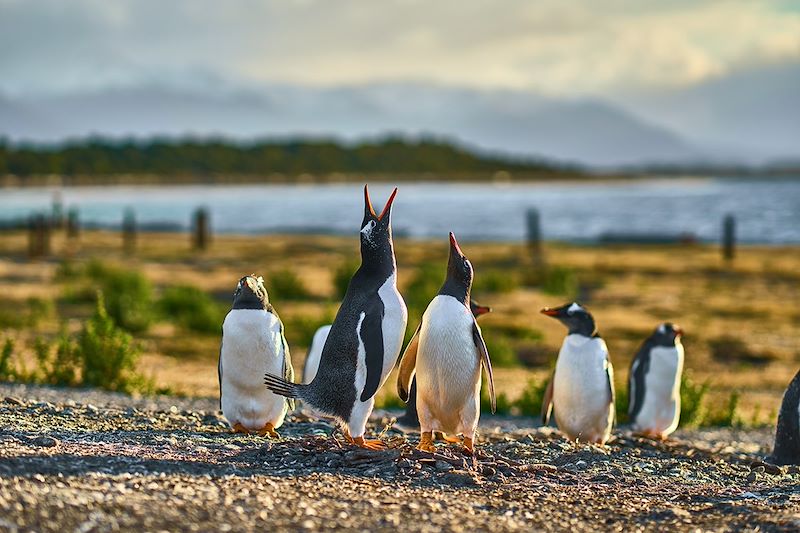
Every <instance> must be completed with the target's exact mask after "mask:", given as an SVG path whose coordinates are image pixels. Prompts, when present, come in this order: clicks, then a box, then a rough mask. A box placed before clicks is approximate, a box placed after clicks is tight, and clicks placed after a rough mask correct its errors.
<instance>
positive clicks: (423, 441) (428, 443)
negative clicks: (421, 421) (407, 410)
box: [417, 431, 436, 453]
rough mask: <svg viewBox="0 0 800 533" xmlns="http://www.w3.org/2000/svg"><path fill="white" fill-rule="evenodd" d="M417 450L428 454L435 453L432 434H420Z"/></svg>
mask: <svg viewBox="0 0 800 533" xmlns="http://www.w3.org/2000/svg"><path fill="white" fill-rule="evenodd" d="M417 449H418V450H420V451H423V452H429V453H433V452H435V451H436V445H435V444H434V443H433V432H431V431H424V432H423V433H422V434H420V438H419V445H417Z"/></svg>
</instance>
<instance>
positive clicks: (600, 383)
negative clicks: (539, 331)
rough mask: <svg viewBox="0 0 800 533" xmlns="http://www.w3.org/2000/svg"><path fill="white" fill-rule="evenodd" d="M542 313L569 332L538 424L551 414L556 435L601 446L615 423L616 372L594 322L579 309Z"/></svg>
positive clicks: (548, 309) (573, 305) (571, 306)
mask: <svg viewBox="0 0 800 533" xmlns="http://www.w3.org/2000/svg"><path fill="white" fill-rule="evenodd" d="M542 313H543V314H545V315H547V316H550V317H553V318H555V319H557V320H559V321H561V323H563V324H564V325H565V326H567V328H568V329H569V332H568V333H567V336H566V338H565V339H564V343H563V344H562V345H561V350H560V351H559V352H558V359H557V361H556V369H555V372H554V373H553V378H552V379H551V380H550V384H549V385H548V387H547V390H546V391H545V397H544V401H543V402H542V420H543V422H544V423H545V424H547V422H548V421H549V419H550V412H551V411H554V412H555V417H556V424H557V425H558V429H559V430H560V431H561V432H562V433H564V434H565V435H566V436H567V437H568V438H569V439H570V440H579V441H583V442H592V443H596V444H605V442H606V441H607V440H608V438H609V436H611V426H612V425H613V422H614V413H615V410H614V377H613V376H614V369H613V367H612V366H611V360H610V359H609V356H608V348H607V347H606V343H605V341H603V339H601V338H600V335H599V334H598V333H597V329H596V327H595V322H594V318H593V317H592V315H591V314H590V313H589V312H588V311H587V310H586V309H584V308H583V307H581V306H580V305H579V304H577V303H570V304H566V305H562V306H561V307H555V308H551V307H545V308H544V309H542Z"/></svg>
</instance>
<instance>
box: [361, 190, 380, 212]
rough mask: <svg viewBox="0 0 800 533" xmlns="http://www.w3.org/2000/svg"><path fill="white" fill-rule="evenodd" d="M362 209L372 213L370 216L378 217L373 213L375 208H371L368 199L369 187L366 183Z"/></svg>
mask: <svg viewBox="0 0 800 533" xmlns="http://www.w3.org/2000/svg"><path fill="white" fill-rule="evenodd" d="M364 211H365V212H367V213H369V214H370V215H372V218H378V216H377V215H376V214H375V210H374V209H373V208H372V202H371V201H370V199H369V187H368V186H367V184H366V183H365V184H364Z"/></svg>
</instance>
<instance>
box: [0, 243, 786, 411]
mask: <svg viewBox="0 0 800 533" xmlns="http://www.w3.org/2000/svg"><path fill="white" fill-rule="evenodd" d="M26 245H27V243H26V238H25V235H24V234H23V233H7V234H2V235H0V305H3V306H14V305H15V303H17V302H23V301H25V300H26V299H27V298H29V297H31V296H36V297H39V298H50V299H56V298H57V297H58V296H59V295H60V293H61V287H59V286H57V284H54V278H55V272H56V269H57V267H58V265H59V262H60V261H61V260H62V259H64V258H67V259H70V260H72V261H76V262H81V261H85V260H87V259H89V258H95V257H99V258H102V259H103V260H104V261H107V262H110V263H116V264H119V265H123V266H126V267H129V268H136V269H140V270H141V271H142V272H144V273H145V275H146V276H147V277H148V278H149V279H150V280H151V281H152V282H153V283H154V285H155V286H156V287H157V288H163V287H166V286H171V285H178V284H193V285H197V286H199V287H201V288H202V289H203V290H205V291H207V292H209V293H211V294H213V295H215V296H216V297H218V298H219V299H227V297H228V295H229V294H230V293H231V291H232V289H233V287H234V285H235V283H236V281H237V280H238V279H239V278H240V277H241V276H242V275H244V274H249V273H251V272H255V273H258V274H261V275H264V276H265V278H267V279H269V274H270V273H271V272H277V271H281V270H287V269H288V270H291V271H293V272H295V273H296V274H297V275H298V276H299V277H300V278H301V279H302V280H303V283H304V284H305V286H306V288H307V289H308V291H309V292H310V297H309V299H307V300H305V301H297V302H280V301H276V302H273V303H274V304H275V306H276V308H277V309H278V311H279V313H280V314H281V317H282V318H283V319H284V321H285V322H287V323H291V320H292V319H294V318H297V317H304V316H310V317H316V318H323V317H325V316H330V315H331V313H332V312H333V311H334V310H335V306H336V302H335V301H334V300H335V298H334V288H333V273H334V271H335V269H336V268H337V267H338V266H339V265H341V264H342V263H344V262H345V261H347V260H350V261H352V260H353V259H354V258H357V256H358V244H357V241H356V240H355V239H354V238H347V237H327V236H324V237H323V236H315V237H309V236H253V237H247V236H217V237H215V239H214V241H213V242H212V245H211V248H210V249H209V250H207V251H205V252H202V253H195V252H193V251H192V250H191V249H190V240H189V237H188V236H187V235H177V234H147V235H141V236H140V238H139V249H138V251H137V254H136V255H135V257H127V256H125V255H123V253H122V246H121V238H120V236H119V235H118V234H116V233H108V232H87V233H84V235H82V237H81V240H80V242H79V243H69V242H66V241H65V240H64V239H63V237H61V236H60V235H57V236H56V238H55V239H54V243H53V250H54V255H53V257H51V258H49V259H47V260H39V261H28V260H27V259H26V258H25V250H26ZM463 249H464V251H465V253H466V254H467V255H468V256H469V257H470V259H471V260H472V262H473V264H474V265H475V270H476V277H477V278H480V276H481V271H482V270H483V271H489V270H491V271H493V272H497V271H499V272H508V273H509V275H513V276H514V277H516V278H518V279H529V278H530V277H531V274H535V272H532V269H533V266H532V263H531V262H530V261H529V260H528V258H527V252H526V250H525V248H524V246H522V245H520V244H507V243H492V244H484V243H482V244H470V243H465V244H464V246H463ZM396 252H397V257H398V267H399V283H400V289H401V292H404V291H406V290H407V289H408V287H409V284H410V283H411V281H412V280H413V279H414V276H415V275H416V269H417V268H418V267H419V265H420V264H423V263H434V264H436V263H444V261H446V257H447V255H446V254H447V243H446V240H445V239H442V240H441V242H439V241H437V242H420V241H408V240H402V239H401V240H398V241H397V242H396ZM545 252H546V261H547V264H549V265H558V266H562V267H567V268H569V269H571V271H572V272H573V273H574V276H575V277H576V279H577V281H578V291H579V294H580V297H581V299H582V301H583V302H584V303H585V304H586V305H587V306H588V307H589V308H590V309H591V310H592V312H593V314H594V315H595V318H596V319H597V321H598V324H599V328H600V331H601V334H602V335H603V337H604V338H605V339H606V342H607V343H608V345H609V348H610V350H611V354H612V359H613V361H614V364H615V367H616V370H617V381H618V384H620V385H621V384H623V383H625V381H624V380H625V379H626V378H627V368H628V365H629V362H630V359H631V357H632V356H633V354H634V353H635V351H636V349H637V347H638V345H639V343H641V341H642V340H643V339H644V338H645V337H646V336H647V335H648V334H649V333H650V331H651V330H652V329H653V328H654V327H655V325H656V324H657V323H659V322H660V321H665V320H670V321H674V322H678V323H679V324H680V325H681V326H683V328H684V330H685V331H686V337H685V343H684V344H685V346H686V350H687V361H686V366H687V369H689V371H691V372H692V374H693V377H694V379H695V380H696V381H704V380H709V382H710V383H711V395H712V401H713V402H719V403H725V402H727V398H728V397H729V395H730V393H731V392H732V391H739V392H740V393H741V414H742V417H743V418H744V419H745V420H747V421H751V418H752V417H753V416H754V414H756V416H757V420H756V421H758V422H761V423H765V422H768V421H770V417H773V416H774V414H775V410H776V409H777V406H778V404H779V401H780V395H781V393H782V391H783V388H784V387H785V385H786V383H787V382H788V381H789V379H790V377H791V376H792V375H793V373H794V372H795V371H796V369H797V366H798V364H800V326H798V324H799V323H800V306H798V302H800V248H799V247H783V248H766V247H742V248H740V250H738V255H737V257H736V260H735V261H734V263H733V264H732V265H726V264H724V262H723V261H722V259H721V257H720V253H719V250H718V249H717V248H716V247H714V246H699V245H695V246H615V247H584V246H571V245H562V244H549V245H547V246H545ZM431 296H432V295H431ZM475 297H476V298H477V299H478V300H480V301H481V302H482V303H485V304H488V305H491V306H492V307H493V308H494V311H495V312H494V313H493V314H491V315H489V316H487V317H485V318H484V319H482V323H483V324H485V328H491V326H492V325H500V324H502V325H508V324H513V325H514V326H517V327H520V328H530V329H533V330H538V331H539V332H541V335H542V338H541V341H536V343H535V345H536V349H537V350H541V351H542V352H544V353H551V354H552V357H555V354H556V353H557V351H558V347H559V345H560V343H561V340H562V338H563V335H564V330H563V328H562V326H561V325H560V324H558V323H557V322H555V321H553V320H551V319H548V318H546V317H544V316H542V315H540V314H539V313H538V311H539V309H540V308H541V307H543V306H545V305H554V304H559V303H563V302H564V301H566V300H567V298H568V296H567V295H563V296H552V295H546V294H544V293H543V292H542V291H540V290H539V289H537V288H532V287H523V286H519V287H516V288H514V289H513V290H512V291H511V292H508V293H504V294H488V293H487V294H475ZM61 307H62V309H59V311H60V316H61V317H62V318H66V319H67V320H68V323H67V324H68V327H70V328H71V329H75V328H76V327H77V326H78V325H79V322H80V320H81V310H80V308H79V307H77V308H74V307H71V308H69V309H66V310H65V309H63V306H61ZM0 327H2V326H0ZM414 327H416V324H409V328H414ZM58 329H59V324H58V323H57V322H56V321H54V320H50V321H45V322H44V323H42V324H39V325H38V326H37V327H36V328H35V329H31V328H29V329H23V330H11V329H7V330H5V331H2V330H0V337H2V336H13V337H16V338H19V339H20V340H22V341H23V342H24V341H25V340H26V339H28V340H30V339H32V338H33V337H34V336H36V335H45V336H46V335H53V334H55V333H56V332H57V330H58ZM140 338H141V340H142V343H143V346H144V349H145V350H144V351H145V356H144V357H143V360H142V366H143V370H144V372H145V373H146V374H150V375H152V376H153V377H154V378H155V380H156V382H157V383H158V384H159V385H161V386H165V385H168V386H170V387H171V388H173V389H174V390H178V391H180V392H182V393H185V394H190V395H201V396H214V395H216V393H217V383H216V379H217V378H216V358H217V353H218V346H219V338H218V337H217V336H215V335H202V334H196V333H191V332H186V331H182V330H180V329H179V328H176V327H174V326H172V325H171V324H168V323H158V324H156V325H155V326H153V327H151V329H150V330H149V331H148V332H147V333H146V334H143V335H142V336H141V337H140ZM720 338H734V339H738V340H740V341H741V342H742V343H743V345H744V346H745V347H746V348H747V350H748V351H749V352H752V353H754V354H756V357H761V356H763V359H764V362H763V364H762V363H759V364H753V362H752V361H748V360H743V359H739V358H735V357H732V358H731V360H726V359H725V354H724V353H723V354H719V353H718V354H717V356H716V357H712V356H711V350H710V346H711V344H712V343H714V342H715V340H718V339H720ZM723 346H725V345H724V344H723ZM305 350H306V347H305V346H300V345H294V346H292V355H293V360H294V362H295V365H296V368H297V369H298V370H299V369H300V368H301V367H302V361H303V358H304V355H305ZM733 355H735V354H733ZM548 372H549V371H548V368H547V367H546V366H543V367H537V368H533V369H529V368H528V369H498V371H497V373H496V376H497V384H498V388H499V390H500V391H503V392H505V393H506V394H507V395H508V397H509V398H515V397H516V396H518V395H519V394H520V392H521V391H522V389H523V388H524V386H525V384H526V382H527V380H528V379H529V378H530V377H531V376H534V377H536V378H538V379H543V378H545V377H546V376H547V374H548ZM393 391H394V387H393V382H390V384H387V386H386V387H384V389H383V391H382V394H389V395H390V394H394V392H393Z"/></svg>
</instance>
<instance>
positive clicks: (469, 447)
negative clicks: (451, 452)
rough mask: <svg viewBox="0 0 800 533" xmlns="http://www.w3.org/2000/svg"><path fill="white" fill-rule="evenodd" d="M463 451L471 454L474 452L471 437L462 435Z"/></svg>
mask: <svg viewBox="0 0 800 533" xmlns="http://www.w3.org/2000/svg"><path fill="white" fill-rule="evenodd" d="M464 452H465V453H466V454H467V455H472V454H473V453H475V444H474V443H473V442H472V438H470V437H464Z"/></svg>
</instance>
